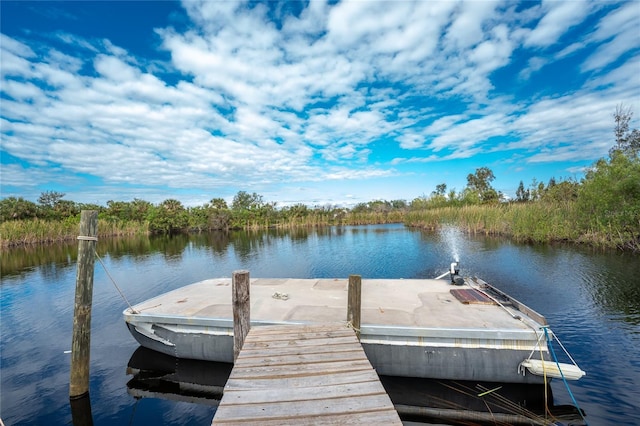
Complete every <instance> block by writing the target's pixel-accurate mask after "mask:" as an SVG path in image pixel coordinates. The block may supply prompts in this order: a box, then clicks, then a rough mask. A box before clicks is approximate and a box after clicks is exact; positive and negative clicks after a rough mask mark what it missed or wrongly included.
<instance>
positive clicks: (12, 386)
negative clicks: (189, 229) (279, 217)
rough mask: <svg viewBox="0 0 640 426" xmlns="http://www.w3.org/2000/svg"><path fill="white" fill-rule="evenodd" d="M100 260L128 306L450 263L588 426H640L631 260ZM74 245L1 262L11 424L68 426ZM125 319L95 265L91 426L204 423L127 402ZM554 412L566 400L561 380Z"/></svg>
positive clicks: (337, 246)
mask: <svg viewBox="0 0 640 426" xmlns="http://www.w3.org/2000/svg"><path fill="white" fill-rule="evenodd" d="M98 254H99V255H100V256H101V257H102V259H103V261H104V263H105V265H106V268H107V270H108V271H109V273H110V274H111V276H112V277H113V279H114V280H115V281H116V282H117V283H118V284H119V286H120V288H121V289H122V291H123V292H124V294H125V295H126V296H127V297H128V298H129V300H130V301H131V303H137V302H139V301H142V300H144V299H147V298H149V297H152V296H155V295H157V294H159V293H162V292H165V291H168V290H171V289H174V288H177V287H180V286H182V285H185V284H189V283H191V282H195V281H199V280H202V279H205V278H210V277H221V276H224V277H229V276H231V273H232V271H234V270H236V269H248V270H249V271H250V272H251V276H252V277H298V278H312V277H347V276H348V275H349V274H361V275H362V276H363V277H364V278H400V277H402V278H433V277H435V276H437V275H439V274H440V273H442V272H444V271H446V269H447V266H448V264H449V263H450V262H451V260H452V258H454V257H459V258H460V260H461V262H462V267H463V271H462V272H463V273H464V274H465V275H477V276H479V277H481V278H484V279H485V280H487V281H489V282H491V283H493V284H495V285H496V286H498V287H499V288H501V289H502V290H504V291H505V292H507V293H509V294H511V295H512V296H513V297H515V298H516V299H519V300H520V301H522V302H524V303H526V304H528V305H529V306H530V307H532V308H533V309H535V310H537V311H538V312H540V313H542V314H543V315H545V316H546V317H547V319H548V321H549V323H550V324H551V326H552V328H553V329H554V331H555V332H556V334H557V335H558V336H559V337H560V339H561V341H562V342H563V343H564V345H565V346H566V347H567V348H568V349H569V350H570V352H571V353H572V355H573V356H574V358H575V360H576V361H577V362H578V364H579V365H580V366H581V367H582V369H584V370H586V371H587V376H586V377H584V378H583V379H581V380H580V381H578V382H571V389H572V391H573V393H574V395H575V397H576V399H577V401H578V403H579V404H580V407H581V408H582V409H584V410H585V411H586V413H587V421H588V422H589V424H590V425H638V424H640V414H639V413H638V412H639V411H640V406H639V405H640V388H639V387H638V383H640V256H638V255H630V254H620V253H604V254H603V253H598V252H596V253H594V252H592V251H589V250H585V249H580V248H575V247H557V246H554V247H551V246H529V245H516V244H513V243H509V242H506V241H503V240H496V239H486V238H473V237H469V236H466V235H463V234H461V233H459V232H457V231H456V230H454V229H449V230H445V231H443V232H440V233H435V234H433V233H424V232H421V231H416V230H410V229H407V228H404V227H403V226H401V225H384V226H356V227H343V228H327V229H323V230H311V231H306V230H297V231H287V232H284V231H281V232H276V231H272V232H260V233H251V234H247V233H231V234H229V235H225V234H208V235H198V236H191V237H185V236H179V237H173V238H153V239H147V238H144V239H135V240H130V239H117V240H102V241H100V242H99V243H98ZM76 255H77V245H76V244H72V245H67V246H62V245H60V246H55V247H46V248H42V247H41V248H32V249H28V250H11V251H8V252H3V253H2V257H1V262H2V263H1V265H0V266H1V268H2V284H1V305H0V308H1V317H0V321H1V333H2V334H1V337H2V339H1V343H0V350H1V376H0V380H1V401H0V417H1V418H2V420H3V421H4V423H5V424H6V425H7V426H10V425H68V424H72V420H71V409H70V406H69V400H68V382H69V363H70V355H69V354H67V353H65V351H68V350H69V349H70V346H71V330H72V324H73V319H72V317H73V303H74V291H75V274H76V265H75V260H76ZM125 308H126V304H125V302H124V301H123V300H122V298H121V297H120V295H119V294H118V292H117V291H116V289H115V288H114V286H113V285H112V284H111V281H110V279H109V277H108V276H107V274H106V273H105V271H104V269H103V268H102V266H101V265H100V264H99V263H98V262H96V268H95V278H94V297H93V321H92V347H91V390H90V396H91V406H92V414H93V421H94V424H96V425H146V424H167V425H186V424H198V425H208V424H210V422H211V419H212V417H213V413H214V410H215V409H214V408H213V407H211V406H207V405H205V404H193V403H189V402H174V401H169V400H164V399H158V398H143V399H140V400H137V399H135V398H134V397H133V396H131V395H130V394H129V393H128V392H127V382H128V381H129V380H130V379H131V376H130V375H127V363H128V362H129V360H130V358H131V357H132V354H133V353H134V352H135V351H136V349H137V348H138V345H137V343H136V342H135V341H134V340H133V338H132V337H131V336H130V334H129V332H128V331H127V329H126V327H125V325H124V321H123V319H122V314H121V313H122V311H123V310H124V309H125ZM552 388H553V393H554V397H555V403H556V404H570V403H571V400H570V397H569V396H568V393H567V392H566V390H565V389H564V387H563V385H562V383H561V382H560V381H555V382H554V383H553V385H552Z"/></svg>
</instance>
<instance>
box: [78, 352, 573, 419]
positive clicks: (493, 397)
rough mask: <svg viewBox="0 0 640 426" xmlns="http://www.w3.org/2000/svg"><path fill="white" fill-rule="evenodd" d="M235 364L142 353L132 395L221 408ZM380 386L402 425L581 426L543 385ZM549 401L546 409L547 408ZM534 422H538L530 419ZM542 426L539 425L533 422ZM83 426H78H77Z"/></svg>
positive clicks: (401, 382) (398, 380) (393, 381)
mask: <svg viewBox="0 0 640 426" xmlns="http://www.w3.org/2000/svg"><path fill="white" fill-rule="evenodd" d="M232 367H233V365H232V364H226V363H217V362H206V361H195V360H185V359H177V358H173V357H170V356H168V355H164V354H161V353H158V352H155V351H152V350H149V349H146V348H142V347H140V348H138V349H137V350H136V351H135V352H134V353H133V355H132V356H131V359H130V360H129V363H128V365H127V374H128V375H131V376H133V377H132V378H131V379H130V380H129V381H128V382H127V392H128V393H129V395H131V396H133V397H134V398H160V399H166V400H172V401H183V402H190V403H195V404H203V405H208V406H212V407H217V406H218V404H219V402H220V400H221V399H222V395H223V390H224V385H225V383H226V381H227V379H228V378H229V375H230V374H231V369H232ZM381 382H382V384H383V386H384V388H385V390H386V391H387V393H388V394H389V396H390V398H391V400H392V401H393V403H394V405H395V406H396V408H397V410H398V411H399V413H400V415H401V418H402V419H403V420H411V421H419V422H432V421H437V422H439V423H440V424H442V422H446V423H447V424H450V425H457V424H469V420H471V419H473V421H474V422H473V424H496V422H497V421H498V422H499V423H501V421H502V420H504V419H505V418H508V419H509V421H511V422H516V421H521V422H522V423H523V424H531V422H532V421H536V420H540V419H544V418H545V413H550V414H551V415H552V416H553V417H554V418H556V419H562V420H564V421H577V420H580V416H579V415H578V413H577V411H576V410H575V409H574V408H573V407H572V406H555V405H554V404H553V396H552V391H551V388H550V387H548V386H547V388H546V390H545V386H544V385H516V384H506V383H477V382H465V381H447V380H427V379H415V378H406V377H390V376H382V377H381ZM545 398H546V404H545ZM531 419H534V420H531ZM534 424H537V423H534ZM75 426H78V425H75Z"/></svg>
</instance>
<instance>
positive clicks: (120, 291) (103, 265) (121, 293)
mask: <svg viewBox="0 0 640 426" xmlns="http://www.w3.org/2000/svg"><path fill="white" fill-rule="evenodd" d="M78 238H80V237H78ZM93 252H94V253H95V255H96V258H97V259H98V262H100V264H101V265H102V268H103V269H104V271H105V272H106V273H107V276H108V277H109V279H110V280H111V282H112V283H113V286H114V287H115V288H116V290H118V293H120V296H121V297H122V300H124V301H125V303H126V304H127V306H129V309H130V310H131V313H132V314H138V313H139V312H138V311H136V310H135V309H133V306H131V303H129V301H128V300H127V298H126V297H125V295H124V293H123V292H122V290H120V287H118V284H116V281H115V280H114V279H113V277H112V276H111V274H110V273H109V270H108V269H107V267H106V265H105V264H104V262H103V261H102V258H100V256H99V255H98V252H97V251H95V250H94V251H93Z"/></svg>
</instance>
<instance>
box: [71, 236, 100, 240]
mask: <svg viewBox="0 0 640 426" xmlns="http://www.w3.org/2000/svg"><path fill="white" fill-rule="evenodd" d="M76 239H77V240H80V241H98V237H87V236H86V235H78V236H77V237H76Z"/></svg>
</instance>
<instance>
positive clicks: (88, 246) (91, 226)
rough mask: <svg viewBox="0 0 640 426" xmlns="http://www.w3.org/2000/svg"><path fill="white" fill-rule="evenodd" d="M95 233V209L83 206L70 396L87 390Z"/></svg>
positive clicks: (96, 214) (80, 395)
mask: <svg viewBox="0 0 640 426" xmlns="http://www.w3.org/2000/svg"><path fill="white" fill-rule="evenodd" d="M97 234H98V212H97V211H95V210H83V211H82V213H81V216H80V235H79V236H78V264H77V270H76V296H75V306H74V311H73V340H72V342H71V377H70V381H69V397H70V398H80V397H82V396H86V395H88V394H89V358H90V347H91V304H92V299H93V265H94V262H95V246H96V242H97V240H98V239H97V238H96V236H97Z"/></svg>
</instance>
